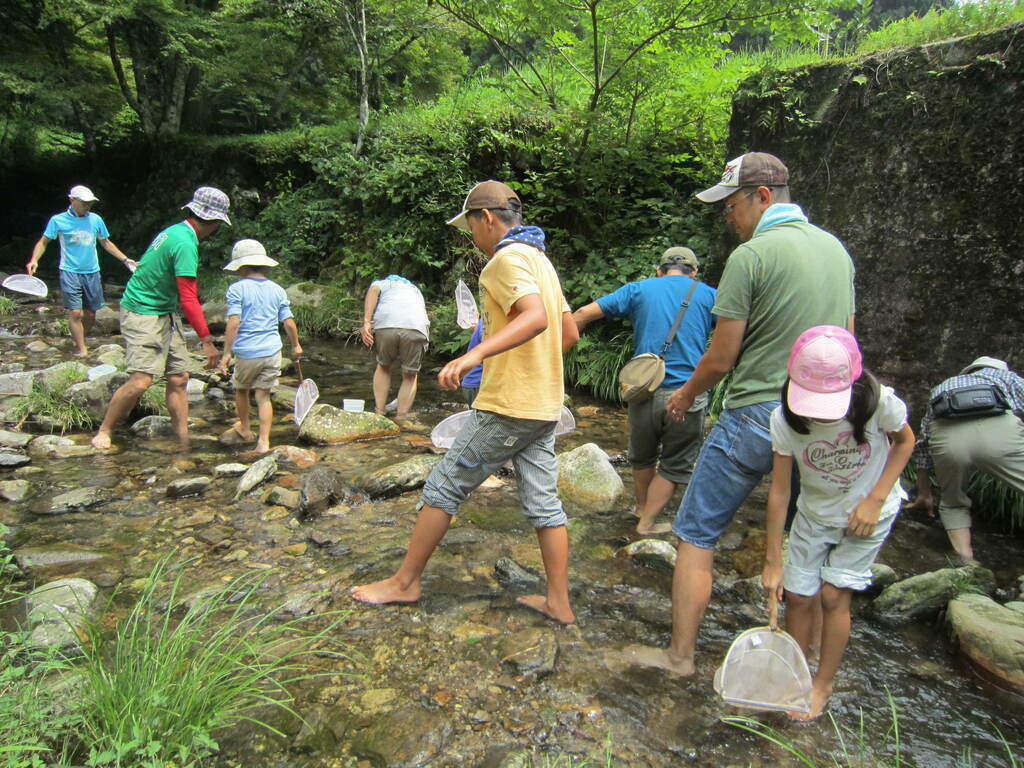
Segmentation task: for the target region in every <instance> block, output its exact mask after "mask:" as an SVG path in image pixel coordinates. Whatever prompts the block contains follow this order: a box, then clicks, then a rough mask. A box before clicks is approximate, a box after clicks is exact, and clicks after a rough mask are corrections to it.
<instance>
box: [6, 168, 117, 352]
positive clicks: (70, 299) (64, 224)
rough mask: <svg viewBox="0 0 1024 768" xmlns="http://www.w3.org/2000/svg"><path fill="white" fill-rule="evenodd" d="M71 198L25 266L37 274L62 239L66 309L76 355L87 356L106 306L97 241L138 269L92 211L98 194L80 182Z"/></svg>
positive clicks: (62, 270)
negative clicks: (41, 261)
mask: <svg viewBox="0 0 1024 768" xmlns="http://www.w3.org/2000/svg"><path fill="white" fill-rule="evenodd" d="M68 197H69V198H70V200H71V205H70V206H69V207H68V209H67V210H66V211H64V212H63V213H58V214H56V215H55V216H51V217H50V221H49V223H47V225H46V229H45V231H44V232H43V236H42V237H40V238H39V241H38V242H37V243H36V244H35V247H33V248H32V257H31V258H30V259H29V260H28V264H26V265H25V267H26V271H27V272H28V273H29V274H30V275H34V274H35V273H36V268H37V267H38V266H39V259H40V258H42V255H43V252H44V251H45V250H46V246H47V245H49V244H50V241H51V240H57V241H59V242H60V267H59V268H60V292H61V295H62V296H63V299H64V308H65V309H66V310H67V311H68V326H69V327H70V329H71V338H72V339H73V340H74V342H75V346H76V347H77V350H76V354H77V355H78V357H85V356H86V355H87V354H89V350H88V349H86V346H85V337H86V336H87V335H88V334H89V331H90V330H92V326H93V323H94V322H96V310H97V309H99V308H100V307H102V306H103V283H102V282H101V281H100V262H99V259H98V258H97V255H96V243H97V242H98V243H99V244H100V245H102V246H103V250H105V251H106V252H107V253H109V254H110V255H111V256H113V257H114V258H115V259H117V260H118V261H120V262H121V263H122V264H124V265H125V267H127V268H128V271H129V272H134V271H135V262H134V261H132V260H131V259H129V258H128V257H127V256H125V255H124V254H123V253H121V249H120V248H118V247H117V246H116V245H114V244H113V243H112V242H111V241H110V233H109V232H107V225H106V224H105V223H104V222H103V219H102V218H100V216H99V214H97V213H93V212H92V210H91V209H92V205H93V203H95V202H96V200H97V197H96V195H94V194H93V193H92V190H91V189H89V188H88V187H83V186H82V185H81V184H79V185H77V186H74V187H72V188H71V192H70V193H68Z"/></svg>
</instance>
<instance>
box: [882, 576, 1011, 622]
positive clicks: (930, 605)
mask: <svg viewBox="0 0 1024 768" xmlns="http://www.w3.org/2000/svg"><path fill="white" fill-rule="evenodd" d="M994 589H995V576H994V575H993V573H992V571H990V570H988V569H987V568H979V567H976V566H964V567H963V568H941V569H939V570H937V571H930V572H929V573H920V574H918V575H917V576H911V577H910V578H909V579H904V580H903V581H898V582H896V583H895V584H891V585H889V586H888V587H886V588H885V589H884V590H882V594H880V595H879V596H878V597H876V598H875V599H874V601H873V602H872V603H871V609H872V611H873V612H874V614H875V615H876V616H877V617H878V618H880V619H882V620H883V621H886V622H888V623H901V622H907V621H910V620H912V619H918V618H922V617H925V616H932V615H934V614H936V613H938V612H939V611H940V610H942V609H943V608H945V607H946V604H947V603H948V602H949V601H950V600H952V599H953V598H954V597H956V596H957V595H958V594H960V593H962V592H967V591H972V590H973V591H981V592H985V593H991V592H992V591H993V590H994Z"/></svg>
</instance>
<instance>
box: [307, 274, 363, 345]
mask: <svg viewBox="0 0 1024 768" xmlns="http://www.w3.org/2000/svg"><path fill="white" fill-rule="evenodd" d="M292 314H293V315H294V316H295V324H296V325H298V326H299V335H300V337H303V336H306V337H308V336H321V337H323V336H328V337H332V338H347V337H349V336H352V335H353V334H355V333H358V331H359V329H360V327H362V324H363V301H362V299H361V298H358V297H355V296H349V295H346V294H344V293H342V291H341V290H340V289H338V288H336V287H334V286H331V287H329V288H328V289H327V290H326V292H325V294H324V297H323V299H322V300H321V302H320V305H319V306H317V307H313V306H310V305H308V304H297V305H293V306H292Z"/></svg>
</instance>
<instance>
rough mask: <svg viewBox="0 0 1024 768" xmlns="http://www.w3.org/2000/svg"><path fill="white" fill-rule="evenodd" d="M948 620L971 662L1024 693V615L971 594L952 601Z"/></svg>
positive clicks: (948, 610) (989, 599)
mask: <svg viewBox="0 0 1024 768" xmlns="http://www.w3.org/2000/svg"><path fill="white" fill-rule="evenodd" d="M946 619H947V621H949V624H950V626H951V627H952V628H953V634H954V635H955V636H956V638H957V640H959V642H960V649H961V650H962V651H963V652H964V653H965V654H966V655H967V657H968V658H970V659H971V661H973V662H974V663H975V664H977V665H978V666H979V667H981V668H982V669H984V670H986V671H987V672H989V673H990V674H992V675H994V676H995V677H997V678H999V679H1000V680H1003V681H1005V682H1007V683H1009V684H1010V685H1012V686H1014V687H1016V688H1018V689H1020V690H1024V613H1020V612H1018V611H1015V610H1013V609H1011V608H1007V607H1006V606H1003V605H999V603H997V602H995V601H994V600H992V599H991V598H990V597H988V596H987V595H979V594H976V593H969V594H964V595H960V596H958V597H956V598H955V599H953V600H951V601H950V603H949V608H948V609H947V612H946Z"/></svg>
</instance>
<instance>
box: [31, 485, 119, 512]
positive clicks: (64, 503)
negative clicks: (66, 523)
mask: <svg viewBox="0 0 1024 768" xmlns="http://www.w3.org/2000/svg"><path fill="white" fill-rule="evenodd" d="M110 500H111V496H110V494H109V493H108V492H107V491H105V490H104V489H102V488H76V489H75V490H73V491H68V492H67V493H62V494H60V495H59V496H54V497H53V500H52V501H50V506H49V509H48V510H46V511H44V512H41V513H40V514H44V515H62V514H65V513H66V512H81V511H82V510H83V509H88V508H90V507H98V506H101V505H103V504H106V503H107V502H109V501H110Z"/></svg>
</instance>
